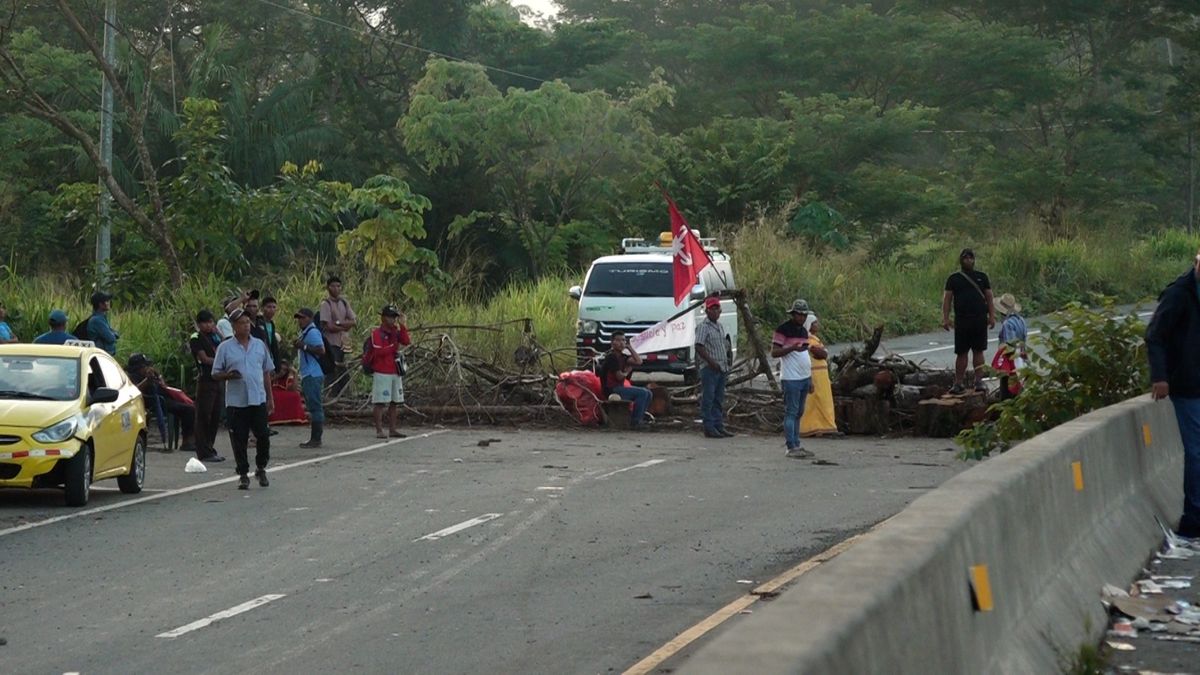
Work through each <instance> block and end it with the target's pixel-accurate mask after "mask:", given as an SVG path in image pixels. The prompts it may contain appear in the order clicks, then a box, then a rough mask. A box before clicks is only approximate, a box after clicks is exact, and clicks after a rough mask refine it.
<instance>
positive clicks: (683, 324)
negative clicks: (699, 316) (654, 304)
mask: <svg viewBox="0 0 1200 675" xmlns="http://www.w3.org/2000/svg"><path fill="white" fill-rule="evenodd" d="M695 342H696V313H695V312H688V313H687V314H684V315H683V316H680V317H676V318H675V319H673V320H670V321H667V320H663V321H659V322H658V323H656V324H654V325H653V326H651V327H649V328H647V329H646V330H644V331H642V332H640V333H638V334H637V335H634V336H633V337H631V338H629V345H630V346H631V347H633V348H634V349H636V350H637V352H638V353H639V354H652V353H654V352H662V351H666V350H668V349H681V348H684V347H691V346H692V345H693V344H695Z"/></svg>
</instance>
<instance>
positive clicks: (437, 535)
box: [413, 513, 504, 541]
mask: <svg viewBox="0 0 1200 675" xmlns="http://www.w3.org/2000/svg"><path fill="white" fill-rule="evenodd" d="M502 515H504V514H503V513H485V514H483V515H482V516H478V517H475V518H472V519H470V520H464V521H463V522H461V523H459V524H457V525H451V526H450V527H447V528H446V529H444V530H438V531H437V532H431V533H429V534H427V535H425V536H424V537H417V538H416V539H413V541H434V540H436V539H441V538H442V537H448V536H450V535H452V534H454V533H455V532H462V531H463V530H465V529H467V528H468V527H475V526H476V525H479V524H481V523H486V522H488V521H489V520H495V519H497V518H499V517H500V516H502Z"/></svg>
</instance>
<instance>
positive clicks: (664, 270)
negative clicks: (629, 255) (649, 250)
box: [583, 262, 675, 298]
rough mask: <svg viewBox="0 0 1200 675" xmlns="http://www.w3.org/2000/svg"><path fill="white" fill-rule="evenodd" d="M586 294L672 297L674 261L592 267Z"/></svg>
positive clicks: (673, 290)
mask: <svg viewBox="0 0 1200 675" xmlns="http://www.w3.org/2000/svg"><path fill="white" fill-rule="evenodd" d="M583 294H584V295H586V296H593V297H596V296H601V297H615V298H673V297H675V285H674V283H673V282H672V280H671V263H669V262H668V263H661V262H659V263H646V262H620V263H605V264H602V265H595V266H594V267H592V273H591V275H590V276H589V277H588V282H587V288H585V289H584V291H583Z"/></svg>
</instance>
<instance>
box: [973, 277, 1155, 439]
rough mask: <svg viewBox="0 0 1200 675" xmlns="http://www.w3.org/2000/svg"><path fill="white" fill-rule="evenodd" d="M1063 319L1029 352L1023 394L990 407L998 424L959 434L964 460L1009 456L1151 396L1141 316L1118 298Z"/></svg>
mask: <svg viewBox="0 0 1200 675" xmlns="http://www.w3.org/2000/svg"><path fill="white" fill-rule="evenodd" d="M1055 316H1056V317H1057V319H1058V320H1059V324H1058V325H1057V326H1055V327H1053V328H1051V327H1049V326H1046V325H1039V326H1038V328H1040V329H1041V331H1042V339H1041V340H1040V341H1039V342H1038V346H1039V347H1041V349H1039V350H1037V351H1034V350H1032V349H1031V350H1030V352H1029V364H1028V366H1027V367H1026V369H1025V370H1023V371H1021V381H1022V384H1023V385H1024V389H1023V390H1022V391H1021V394H1020V395H1019V396H1017V397H1016V398H1013V399H1009V400H1007V401H1003V402H1001V403H997V404H995V405H993V406H992V407H991V408H990V412H992V413H993V414H995V415H996V419H995V421H991V422H981V423H979V424H976V425H975V426H974V427H972V428H970V429H967V430H965V431H963V432H962V433H960V434H959V435H958V438H957V441H958V443H959V445H961V446H963V448H964V450H963V451H962V453H960V454H959V457H960V458H962V459H982V458H984V457H986V456H988V455H989V454H991V453H992V452H996V451H999V452H1004V451H1006V450H1008V449H1009V448H1010V447H1012V446H1013V444H1015V443H1016V442H1018V441H1022V440H1025V439H1027V438H1032V437H1033V436H1036V435H1037V434H1040V433H1042V432H1043V431H1046V430H1047V429H1051V428H1053V427H1056V426H1058V425H1059V424H1062V423H1063V422H1068V421H1070V420H1073V419H1075V418H1076V417H1079V416H1080V415H1083V414H1085V413H1088V412H1091V411H1092V410H1096V409H1098V408H1103V407H1104V406H1107V405H1112V404H1114V403H1118V402H1120V401H1124V400H1125V399H1128V398H1132V397H1134V396H1137V395H1138V394H1141V393H1143V392H1145V391H1146V388H1147V386H1148V383H1149V374H1148V369H1147V364H1146V345H1145V342H1144V341H1143V338H1142V336H1143V334H1144V332H1145V326H1144V325H1143V324H1142V322H1141V320H1139V319H1138V318H1137V315H1136V312H1133V313H1129V314H1118V313H1117V312H1116V309H1115V307H1114V303H1113V300H1112V298H1102V299H1100V309H1096V310H1092V309H1087V308H1085V307H1083V306H1082V305H1080V304H1079V303H1077V302H1076V303H1071V304H1070V305H1068V306H1067V308H1066V309H1064V310H1063V311H1061V312H1058V313H1057V314H1056V315H1055Z"/></svg>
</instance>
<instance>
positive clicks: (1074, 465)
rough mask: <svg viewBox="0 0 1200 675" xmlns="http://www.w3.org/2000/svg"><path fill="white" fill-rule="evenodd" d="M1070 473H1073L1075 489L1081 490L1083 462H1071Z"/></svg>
mask: <svg viewBox="0 0 1200 675" xmlns="http://www.w3.org/2000/svg"><path fill="white" fill-rule="evenodd" d="M1071 473H1073V474H1075V491H1076V492H1083V462H1071Z"/></svg>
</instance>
